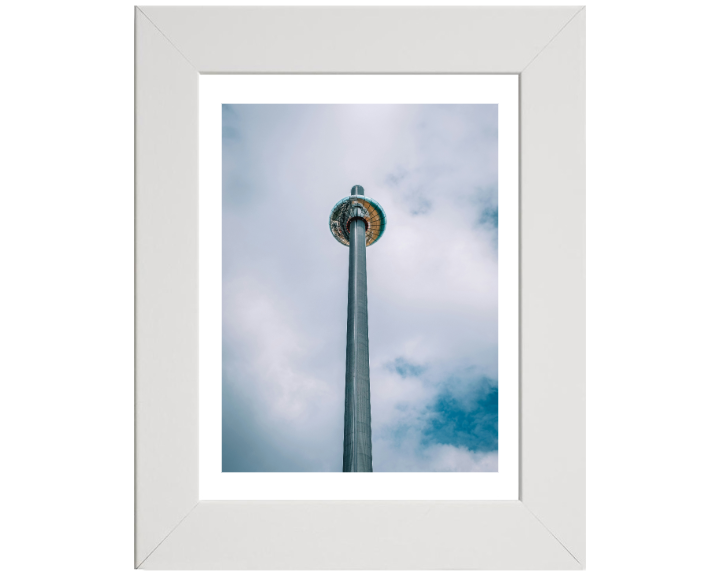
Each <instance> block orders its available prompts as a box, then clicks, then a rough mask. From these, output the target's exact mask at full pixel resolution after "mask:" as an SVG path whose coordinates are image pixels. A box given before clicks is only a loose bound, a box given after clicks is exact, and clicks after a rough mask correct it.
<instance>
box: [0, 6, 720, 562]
mask: <svg viewBox="0 0 720 576" xmlns="http://www.w3.org/2000/svg"><path fill="white" fill-rule="evenodd" d="M160 3H163V2H160ZM173 3H174V4H177V3H180V2H173ZM195 3H197V2H195ZM213 3H214V4H219V3H222V2H219V1H218V0H214V2H213ZM284 3H285V4H292V3H293V2H291V1H289V0H285V2H284ZM352 3H353V4H363V2H361V1H359V0H354V1H353V2H352ZM375 3H377V2H375ZM415 3H421V2H415ZM455 3H456V4H463V2H461V1H458V0H456V2H455ZM506 3H507V2H503V1H502V0H493V2H492V4H495V5H497V4H506ZM523 3H524V4H536V2H531V1H530V0H525V1H524V2H523ZM588 3H589V8H588V13H587V17H588V124H587V127H588V237H587V241H588V242H587V255H588V315H587V318H588V394H587V398H588V465H587V470H588V505H587V512H588V574H591V575H601V574H602V575H611V574H612V575H616V574H693V575H694V574H711V573H716V571H717V555H716V553H713V549H714V548H716V546H717V535H718V528H717V518H718V513H720V509H719V507H718V496H717V482H718V476H719V475H718V438H720V429H719V426H718V420H719V419H718V417H717V411H718V406H719V405H720V392H719V390H720V373H719V366H720V362H719V361H718V352H719V351H720V340H719V333H720V332H719V331H718V324H719V323H720V309H719V305H718V302H719V301H720V298H719V297H718V294H720V272H719V269H720V267H719V266H718V260H719V257H718V252H719V251H720V232H719V230H720V194H719V192H720V184H718V175H717V172H718V170H717V166H718V158H719V157H720V150H719V149H718V133H719V132H720V117H719V112H718V110H719V106H718V102H720V94H719V91H718V88H717V75H716V70H717V54H718V53H720V37H719V35H718V34H717V22H718V8H717V6H716V5H717V2H710V1H707V2H698V1H695V2H693V1H686V2H683V3H679V2H673V3H661V2H657V1H656V2H640V1H637V0H623V1H612V0H603V1H599V0H598V1H588ZM539 4H542V2H540V3H539ZM132 6H133V4H132V2H130V1H124V0H106V1H105V2H83V1H80V0H77V1H75V2H70V3H66V2H49V1H37V2H25V3H22V2H13V3H9V4H7V5H5V6H3V12H2V34H0V43H2V46H1V48H2V50H0V54H2V60H3V61H2V70H3V81H4V82H3V85H4V86H3V90H2V92H0V94H2V96H1V97H2V103H3V105H2V106H0V115H2V117H1V118H0V127H1V128H0V139H1V140H0V141H1V142H2V159H3V161H2V170H0V178H1V182H2V186H0V191H1V192H0V194H2V197H1V201H0V235H1V236H2V237H1V238H0V246H2V281H1V282H0V307H1V309H0V334H1V335H0V338H1V339H2V341H1V342H0V350H2V353H1V358H2V359H1V360H0V385H1V386H2V388H1V389H0V390H2V398H1V400H0V438H2V475H0V478H1V480H0V482H2V493H3V495H4V502H3V507H2V514H0V529H2V540H1V542H2V550H3V554H2V560H1V564H0V566H1V569H2V571H3V572H4V573H7V574H70V575H81V574H82V575H85V574H88V575H90V574H92V575H95V574H104V575H115V574H127V575H129V574H131V573H132V565H133V485H132V482H133V470H132V465H133V436H132V434H133V417H132V412H133V385H132V378H133V361H132V355H133V340H132V322H133V307H132V289H133V288H132V286H133V285H132V269H133V247H132V237H133V236H132V235H133V224H132V215H133V171H132V169H133V108H132V107H133V8H132ZM324 574H327V573H324Z"/></svg>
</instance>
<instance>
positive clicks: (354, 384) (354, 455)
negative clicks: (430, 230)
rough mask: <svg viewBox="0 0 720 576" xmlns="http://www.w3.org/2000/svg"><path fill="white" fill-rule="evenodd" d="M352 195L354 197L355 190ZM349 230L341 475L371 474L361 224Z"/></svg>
mask: <svg viewBox="0 0 720 576" xmlns="http://www.w3.org/2000/svg"><path fill="white" fill-rule="evenodd" d="M358 188H359V187H358ZM360 193H361V194H362V192H360ZM353 194H356V192H355V189H353ZM349 228H350V274H349V281H348V320H347V349H346V356H345V441H344V445H343V472H372V438H371V433H370V355H369V347H368V313H367V271H366V265H365V222H364V221H363V220H362V219H360V218H356V219H354V220H351V221H350V226H349Z"/></svg>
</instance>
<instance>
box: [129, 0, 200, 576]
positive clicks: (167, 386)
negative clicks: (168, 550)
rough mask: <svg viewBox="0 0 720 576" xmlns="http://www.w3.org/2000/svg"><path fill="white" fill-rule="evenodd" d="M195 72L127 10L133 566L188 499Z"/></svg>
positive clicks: (193, 486)
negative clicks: (131, 98)
mask: <svg viewBox="0 0 720 576" xmlns="http://www.w3.org/2000/svg"><path fill="white" fill-rule="evenodd" d="M197 116H198V74H197V72H196V71H195V70H194V69H193V68H192V67H191V66H190V65H189V63H188V62H187V61H186V60H185V59H184V58H183V57H182V55H181V54H180V53H179V52H178V51H177V50H176V49H175V48H174V47H173V46H172V45H171V44H170V43H169V42H168V40H167V39H166V38H165V37H164V36H163V35H162V34H161V33H160V31H159V30H158V29H157V28H156V27H155V25H154V24H153V23H152V22H150V20H148V18H147V17H146V16H145V15H144V14H143V13H142V11H140V10H138V9H136V11H135V565H136V566H138V565H139V564H141V563H142V561H143V560H144V559H145V558H147V557H148V555H150V554H151V553H152V551H153V550H154V549H155V548H156V547H157V546H158V545H159V544H160V543H161V542H162V541H163V539H164V538H166V537H167V535H168V534H169V533H170V532H171V531H172V530H173V529H174V528H175V527H176V526H177V525H178V524H179V523H180V522H181V521H182V519H183V518H184V517H185V516H186V515H187V513H188V512H189V511H190V510H191V509H192V507H193V506H195V505H196V504H197V502H198V494H199V492H198V429H199V428H198V213H197V210H198V196H197V194H198V118H197Z"/></svg>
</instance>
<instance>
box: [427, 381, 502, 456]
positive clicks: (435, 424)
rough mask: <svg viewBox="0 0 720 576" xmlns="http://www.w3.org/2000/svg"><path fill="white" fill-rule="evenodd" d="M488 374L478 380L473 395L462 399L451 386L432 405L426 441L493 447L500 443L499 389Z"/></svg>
mask: <svg viewBox="0 0 720 576" xmlns="http://www.w3.org/2000/svg"><path fill="white" fill-rule="evenodd" d="M489 383H490V381H489V380H488V379H486V378H483V379H481V380H480V381H479V382H478V386H477V388H476V389H475V390H474V391H473V392H472V393H471V394H472V395H471V397H470V398H468V399H464V400H463V401H460V400H459V399H458V398H456V397H455V396H453V395H452V394H451V393H450V391H449V390H445V391H444V392H442V393H441V394H440V395H439V396H438V397H437V399H436V401H435V403H434V405H433V406H432V413H433V416H432V417H430V418H429V419H428V423H427V426H426V427H425V429H424V430H423V443H424V444H426V445H428V444H450V445H452V446H463V447H465V448H467V449H468V450H473V451H476V450H481V451H490V450H497V447H498V389H497V384H496V383H495V385H492V386H489V385H488V384H489Z"/></svg>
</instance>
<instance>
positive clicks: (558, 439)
mask: <svg viewBox="0 0 720 576" xmlns="http://www.w3.org/2000/svg"><path fill="white" fill-rule="evenodd" d="M135 33H136V34H135V54H136V75H135V82H136V83H135V106H136V138H135V145H136V166H135V169H136V180H135V182H136V196H135V202H136V204H135V205H136V237H135V238H136V291H135V298H136V381H135V400H136V402H135V405H136V413H135V423H136V426H135V430H136V461H135V481H136V489H135V494H136V501H135V519H136V523H135V525H136V534H135V566H136V567H139V568H143V569H528V568H529V569H582V568H584V566H585V10H584V8H582V7H541V8H526V7H523V8H495V7H492V8H491V7H453V8H440V7H409V8H408V7H403V8H393V7H385V8H375V7H372V8H359V7H357V8H356V7H304V8H292V7H267V8H257V7H212V8H210V7H202V8H198V7H141V8H136V13H135ZM349 38H362V39H363V42H354V41H353V42H351V41H348V39H349ZM218 73H219V74H259V73H264V74H268V73H273V74H292V73H295V74H297V73H305V74H308V73H314V74H363V73H375V74H379V73H387V74H402V73H415V74H443V73H454V74H458V73H467V74H488V73H492V74H501V73H504V74H518V75H519V80H520V246H521V253H520V318H521V319H520V342H521V344H520V373H521V383H520V499H519V500H517V501H503V502H497V501H495V502H490V501H473V502H460V501H415V502H413V501H384V502H379V501H374V502H367V501H365V502H362V501H356V502H346V501H324V502H320V501H303V502H300V501H295V502H293V501H223V502H220V501H199V500H198V79H199V75H200V74H218Z"/></svg>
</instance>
